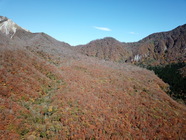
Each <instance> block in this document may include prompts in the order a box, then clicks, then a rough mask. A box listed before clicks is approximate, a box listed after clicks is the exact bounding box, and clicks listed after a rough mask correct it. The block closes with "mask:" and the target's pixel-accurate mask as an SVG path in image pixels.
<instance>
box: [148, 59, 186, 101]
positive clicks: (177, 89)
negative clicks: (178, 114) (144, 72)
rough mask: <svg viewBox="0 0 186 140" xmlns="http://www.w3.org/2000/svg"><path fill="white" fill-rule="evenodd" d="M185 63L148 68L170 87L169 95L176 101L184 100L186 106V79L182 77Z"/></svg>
mask: <svg viewBox="0 0 186 140" xmlns="http://www.w3.org/2000/svg"><path fill="white" fill-rule="evenodd" d="M184 66H186V64H185V63H177V64H169V65H166V66H148V67H147V69H149V70H153V71H154V73H155V74H156V75H157V76H158V77H160V78H161V79H162V80H163V81H164V82H165V83H168V84H169V85H170V92H169V93H168V94H169V95H170V96H171V97H172V98H173V99H175V100H182V101H183V102H184V103H185V104H186V77H184V76H183V75H181V72H180V69H181V68H183V67H184Z"/></svg>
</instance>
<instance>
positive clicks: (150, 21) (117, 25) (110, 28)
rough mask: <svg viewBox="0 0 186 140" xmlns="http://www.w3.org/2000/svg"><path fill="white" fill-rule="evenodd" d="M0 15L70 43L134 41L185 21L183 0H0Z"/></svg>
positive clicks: (185, 14) (29, 28)
mask: <svg viewBox="0 0 186 140" xmlns="http://www.w3.org/2000/svg"><path fill="white" fill-rule="evenodd" d="M0 15H2V16H6V17H8V18H10V19H12V20H13V21H14V22H16V23H17V24H18V25H20V26H21V27H23V28H26V29H28V30H30V31H31V32H45V33H47V34H49V35H50V36H52V37H54V38H56V39H58V40H60V41H64V42H67V43H69V44H71V45H79V44H86V43H88V42H89V41H92V40H95V39H100V38H104V37H114V38H116V39H117V40H119V41H122V42H134V41H138V40H140V39H142V38H144V37H146V36H147V35H149V34H151V33H155V32H161V31H169V30H172V29H174V28H176V27H177V26H179V25H183V24H186V0H0Z"/></svg>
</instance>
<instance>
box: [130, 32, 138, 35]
mask: <svg viewBox="0 0 186 140" xmlns="http://www.w3.org/2000/svg"><path fill="white" fill-rule="evenodd" d="M129 34H131V35H138V34H139V33H135V32H129Z"/></svg>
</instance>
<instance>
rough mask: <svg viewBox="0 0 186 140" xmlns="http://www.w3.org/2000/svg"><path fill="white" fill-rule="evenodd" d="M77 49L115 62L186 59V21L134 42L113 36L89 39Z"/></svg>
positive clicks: (140, 62) (161, 61) (178, 60)
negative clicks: (119, 39) (166, 30)
mask: <svg viewBox="0 0 186 140" xmlns="http://www.w3.org/2000/svg"><path fill="white" fill-rule="evenodd" d="M76 49H77V50H78V51H79V52H81V53H82V54H85V55H87V56H93V57H98V58H100V59H105V60H111V61H116V62H134V63H137V64H143V65H165V64H169V63H178V62H185V61H186V24H185V25H182V26H179V27H177V28H176V29H174V30H172V31H169V32H161V33H154V34H152V35H149V36H148V37H145V38H144V39H142V40H140V41H138V42H134V43H122V42H119V41H117V40H116V39H114V38H104V39H99V40H95V41H91V42H90V43H88V44H86V45H81V46H77V47H76Z"/></svg>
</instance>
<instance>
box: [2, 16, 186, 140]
mask: <svg viewBox="0 0 186 140" xmlns="http://www.w3.org/2000/svg"><path fill="white" fill-rule="evenodd" d="M90 56H93V57H90ZM173 56H174V57H173ZM97 57H98V58H97ZM174 61H175V62H182V61H185V25H183V26H180V27H178V28H176V29H175V30H173V31H171V32H166V33H158V34H153V35H150V36H148V37H147V38H145V39H143V40H141V41H139V42H137V43H121V42H119V41H117V40H116V39H114V38H109V37H107V38H104V39H100V40H95V41H92V42H90V43H88V44H86V45H81V46H76V47H72V46H70V45H69V44H68V43H65V42H60V41H57V40H56V39H54V38H52V37H50V36H49V35H47V34H45V33H32V32H30V31H28V30H26V29H23V28H22V27H20V26H19V25H17V24H16V23H14V22H13V21H12V20H10V19H8V18H6V17H2V16H0V122H1V123H0V139H2V140H19V139H27V140H34V139H102V140H108V139H186V119H185V116H186V106H185V105H184V104H180V103H178V102H177V101H175V100H173V99H172V98H171V97H170V96H169V95H167V93H168V92H169V91H170V89H169V85H168V84H166V83H165V82H163V81H162V80H161V79H160V78H158V77H157V76H156V75H155V73H154V72H153V71H149V70H147V69H145V68H141V67H138V66H136V65H133V64H131V63H139V64H142V63H143V64H152V65H155V64H158V65H159V64H161V65H162V64H165V63H172V62H174ZM117 62H120V63H117ZM125 62H127V63H125ZM184 71H185V69H184V68H182V74H183V75H185V73H184ZM178 78H179V77H178ZM178 80H179V79H178Z"/></svg>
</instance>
